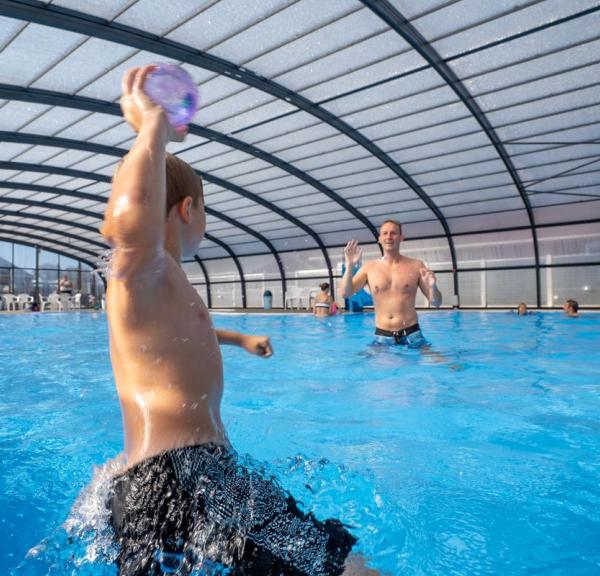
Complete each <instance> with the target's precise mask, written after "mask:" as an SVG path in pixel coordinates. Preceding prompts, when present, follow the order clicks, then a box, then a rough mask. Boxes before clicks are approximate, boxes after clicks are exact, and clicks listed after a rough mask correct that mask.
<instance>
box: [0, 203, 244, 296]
mask: <svg viewBox="0 0 600 576" xmlns="http://www.w3.org/2000/svg"><path fill="white" fill-rule="evenodd" d="M105 201H106V199H105ZM0 203H4V204H22V205H24V206H35V207H37V208H47V209H48V210H59V211H61V210H62V211H64V212H70V213H72V214H78V215H79V216H86V217H88V218H97V219H98V220H102V218H103V214H99V213H98V212H92V211H90V210H84V209H82V208H73V207H72V206H61V205H60V204H52V203H51V202H45V201H44V202H36V201H35V200H23V199H21V198H10V197H6V196H2V197H0ZM12 214H21V212H12ZM22 214H23V216H26V214H27V213H22ZM89 228H90V229H91V230H93V231H94V232H96V233H97V232H98V230H96V229H94V228H92V227H91V226H90V227H89ZM205 236H206V238H208V239H209V240H210V241H211V242H214V243H215V244H218V245H219V246H221V247H222V248H223V249H224V250H225V251H226V252H227V253H228V254H229V255H230V256H231V257H232V258H233V259H234V261H235V262H236V266H237V267H238V269H239V270H241V267H240V265H239V261H238V259H237V256H235V254H234V252H233V250H232V249H231V248H230V247H229V246H228V245H227V244H225V242H223V241H222V240H219V239H218V238H215V237H214V236H211V235H210V234H206V235H205ZM245 293H246V286H245V283H244V280H243V276H242V296H243V301H244V308H245V307H246V306H245V301H246V296H245Z"/></svg>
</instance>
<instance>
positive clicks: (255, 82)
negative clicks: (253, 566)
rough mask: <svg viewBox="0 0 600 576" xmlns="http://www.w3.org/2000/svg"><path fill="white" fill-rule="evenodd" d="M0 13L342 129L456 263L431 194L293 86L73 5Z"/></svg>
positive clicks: (13, 5) (5, 7) (11, 5)
mask: <svg viewBox="0 0 600 576" xmlns="http://www.w3.org/2000/svg"><path fill="white" fill-rule="evenodd" d="M0 15H3V16H8V17H9V18H16V19H19V20H25V21H29V22H36V23H37V24H43V25H45V26H51V27H54V28H59V29H62V30H69V31H72V32H76V33H79V34H86V35H88V36H92V37H96V38H102V39H104V40H108V41H110V42H116V43H118V44H122V45H125V46H130V47H132V48H138V49H140V50H146V51H148V52H154V53H156V54H161V55H163V56H167V57H169V58H173V59H175V60H179V61H181V62H186V63H188V64H192V65H193V66H197V67H199V68H203V69H205V70H210V71H212V72H215V73H217V74H222V75H225V76H227V77H230V78H232V79H234V80H236V81H238V82H241V83H244V84H246V85H248V86H252V87H253V88H256V89H258V90H261V91H263V92H266V93H268V94H271V95H272V96H275V97H276V98H279V99H281V100H285V101H286V102H289V103H290V104H292V105H294V106H296V107H297V108H299V109H301V110H303V111H305V112H307V113H308V114H311V115H312V116H314V117H316V118H318V119H319V120H321V121H323V122H325V123H326V124H328V125H330V126H332V127H334V128H335V129H336V130H338V131H340V132H341V133H342V134H345V135H346V136H348V137H349V138H351V139H352V140H354V141H355V142H356V143H357V144H359V145H360V146H362V147H363V148H365V149H366V150H368V151H369V152H370V153H371V154H373V155H374V156H375V157H376V158H378V159H379V160H380V161H381V162H383V163H384V164H385V165H386V166H387V167H388V168H390V169H391V170H392V171H393V172H394V173H395V174H396V175H397V176H399V177H400V178H401V179H402V180H403V181H404V182H405V183H406V184H407V185H408V186H410V188H412V190H413V191H414V192H415V193H416V194H417V196H419V198H421V200H423V202H424V203H425V204H426V205H427V207H428V208H429V209H430V210H431V211H432V212H433V214H434V215H435V217H436V218H437V219H438V220H439V222H440V224H441V225H442V228H443V230H444V234H445V235H446V240H447V242H448V246H449V248H450V254H451V257H452V263H453V266H454V267H456V254H455V250H454V244H453V241H452V235H451V233H450V229H449V227H448V223H447V222H446V219H445V217H444V215H443V214H442V213H441V211H440V210H439V208H438V207H437V206H436V204H435V203H434V202H433V200H432V199H431V198H430V197H429V196H428V195H427V193H426V192H425V191H424V190H423V188H421V186H420V185H419V184H418V183H417V182H416V181H415V180H413V179H412V178H411V177H410V176H409V175H408V173H407V172H405V171H404V170H403V169H402V168H400V166H398V164H397V163H396V162H394V161H393V160H392V158H390V157H389V156H388V155H387V154H386V153H385V152H384V151H383V150H381V148H379V147H378V146H377V145H376V144H375V143H374V142H372V141H371V140H369V139H368V138H367V137H365V136H364V135H363V134H361V133H360V132H358V131H357V130H356V129H354V128H353V127H352V126H350V125H349V124H347V123H346V122H344V121H343V120H342V119H340V118H338V117H337V116H335V115H334V114H332V113H331V112H329V111H327V110H326V109H325V108H323V107H322V106H320V105H318V104H315V103H314V102H312V101H311V100H309V99H308V98H305V97H304V96H301V95H300V94H298V93H296V92H294V91H293V90H289V89H288V88H286V87H284V86H282V85H281V84H278V83H276V82H273V81H272V80H269V79H268V78H265V77H263V76H259V75H258V74H256V73H254V72H252V71H251V70H248V69H246V68H242V67H240V66H237V65H236V64H234V63H233V62H229V61H227V60H224V59H223V58H219V57H218V56H213V55H211V54H206V53H205V52H202V51H200V50H196V49H191V48H189V47H188V46H185V45H184V44H181V43H179V42H174V41H172V40H167V39H164V38H161V37H159V36H156V35H153V34H149V33H147V32H144V31H143V30H138V29H136V28H132V27H130V26H124V25H122V24H116V23H114V22H108V21H107V20H105V19H103V18H98V17H96V16H90V15H87V14H84V13H82V12H77V11H75V10H70V9H67V8H61V7H56V6H51V5H46V4H44V3H42V2H38V1H35V0H29V2H28V3H27V4H22V3H20V2H16V1H15V0H5V1H4V3H3V4H0ZM454 285H455V289H456V290H458V278H457V276H456V274H454Z"/></svg>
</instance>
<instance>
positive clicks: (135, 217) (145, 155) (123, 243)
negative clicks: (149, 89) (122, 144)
mask: <svg viewBox="0 0 600 576" xmlns="http://www.w3.org/2000/svg"><path fill="white" fill-rule="evenodd" d="M152 70H153V66H151V65H150V66H144V67H143V68H133V69H131V70H129V71H127V72H126V73H125V75H124V77H123V82H122V97H121V109H122V110H123V115H124V117H125V119H126V120H127V122H128V123H129V125H130V126H131V127H132V128H133V129H134V131H135V132H138V137H137V139H136V141H135V143H134V145H133V147H132V149H131V150H130V151H129V153H128V154H127V155H126V156H125V158H123V161H122V164H121V166H120V167H119V169H118V170H117V173H116V174H115V177H114V179H113V186H112V191H111V195H110V199H109V202H108V206H107V209H106V212H105V215H104V225H103V227H102V234H103V236H104V237H105V238H106V239H107V240H108V241H109V242H110V244H111V245H112V246H113V247H114V248H117V249H118V252H121V251H122V250H123V251H125V252H135V253H138V254H142V253H159V252H162V249H163V241H164V222H165V217H166V214H165V210H166V168H165V154H166V152H165V147H166V144H167V142H168V141H169V140H174V139H178V138H177V133H176V132H175V130H174V129H173V128H172V127H171V126H170V124H169V123H168V121H167V118H166V115H165V112H164V111H163V109H162V108H160V107H159V106H158V105H156V104H155V103H154V102H153V101H152V100H151V99H150V98H149V97H148V96H147V95H146V94H145V93H144V91H143V87H144V82H145V80H146V77H147V76H148V74H149V73H150V72H152ZM179 139H180V138H179ZM115 264H117V262H113V266H114V265H115ZM114 272H115V271H114V270H113V273H114Z"/></svg>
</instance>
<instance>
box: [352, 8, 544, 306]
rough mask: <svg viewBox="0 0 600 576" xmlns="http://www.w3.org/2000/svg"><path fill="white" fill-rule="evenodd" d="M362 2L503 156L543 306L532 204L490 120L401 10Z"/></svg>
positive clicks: (501, 156)
mask: <svg viewBox="0 0 600 576" xmlns="http://www.w3.org/2000/svg"><path fill="white" fill-rule="evenodd" d="M361 2H362V3H363V4H364V5H365V6H367V8H369V9H370V10H371V11H372V12H374V13H375V14H377V16H379V18H381V19H382V20H383V21H384V22H385V23H386V24H388V26H390V27H391V28H392V30H395V31H396V32H397V33H398V34H399V35H400V36H402V38H404V40H405V41H406V42H407V43H408V44H409V45H410V46H412V47H413V49H414V50H415V51H416V52H417V53H418V54H419V55H420V56H422V57H423V58H424V59H425V61H426V62H427V63H428V64H429V65H430V66H431V68H433V70H435V71H436V72H437V73H438V74H439V75H440V76H441V77H442V78H443V79H444V80H445V82H446V84H447V85H448V87H449V88H450V89H451V90H452V91H453V92H454V93H455V94H456V95H457V96H458V97H459V99H460V100H461V102H462V103H463V104H464V105H465V107H466V108H467V110H469V112H470V113H471V115H472V116H473V118H475V120H476V121H477V123H478V124H479V126H481V129H482V130H483V132H484V133H485V135H486V136H487V137H488V139H489V140H490V142H491V143H492V145H493V146H494V148H495V149H496V152H497V153H498V155H499V156H500V159H501V160H502V163H503V164H504V166H505V167H506V170H507V171H508V173H509V174H510V177H511V179H512V181H513V183H514V185H515V186H516V188H517V190H518V192H519V195H520V196H521V199H522V200H523V204H524V205H525V210H526V212H527V217H528V219H529V223H530V226H531V237H532V241H533V252H534V256H535V269H536V294H537V305H538V307H539V306H540V304H541V293H540V292H541V280H540V255H539V248H538V241H537V233H536V230H535V217H534V214H533V209H532V207H531V203H530V202H529V197H528V196H527V192H526V191H525V188H524V187H523V183H522V182H521V178H520V176H519V174H518V172H517V170H516V168H515V167H514V165H513V163H512V160H511V159H510V156H509V155H508V153H507V151H506V149H505V148H504V144H503V143H502V141H501V140H500V138H499V137H498V135H497V134H496V131H495V130H494V128H493V126H492V125H491V123H490V121H489V120H488V119H487V117H486V115H485V114H484V113H483V111H482V110H481V108H480V107H479V104H477V101H476V100H475V99H474V98H473V97H472V96H471V94H470V92H469V91H468V90H467V88H466V87H465V85H464V84H463V83H462V82H461V81H460V79H459V78H458V76H457V75H456V74H455V73H454V71H453V70H452V68H450V66H448V65H447V64H446V63H445V62H444V59H443V58H442V57H441V56H440V55H439V54H438V53H437V51H436V50H435V49H434V48H433V47H432V46H431V44H429V42H428V41H427V40H426V39H425V37H424V36H423V35H422V34H421V33H420V32H419V31H418V30H417V29H416V28H415V27H414V26H413V25H412V24H411V23H410V22H409V21H408V20H407V19H406V18H405V17H404V16H403V15H402V14H401V13H400V12H399V11H398V10H396V8H394V6H392V5H391V4H390V3H389V2H388V1H387V0H377V1H375V0H361Z"/></svg>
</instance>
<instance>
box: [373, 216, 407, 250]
mask: <svg viewBox="0 0 600 576" xmlns="http://www.w3.org/2000/svg"><path fill="white" fill-rule="evenodd" d="M402 240H404V236H402V234H401V233H400V230H399V229H398V226H396V225H395V224H392V223H391V222H387V223H386V224H384V225H383V226H382V227H381V229H380V230H379V243H380V244H381V246H382V248H383V249H384V250H398V249H399V248H400V243H401V242H402Z"/></svg>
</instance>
